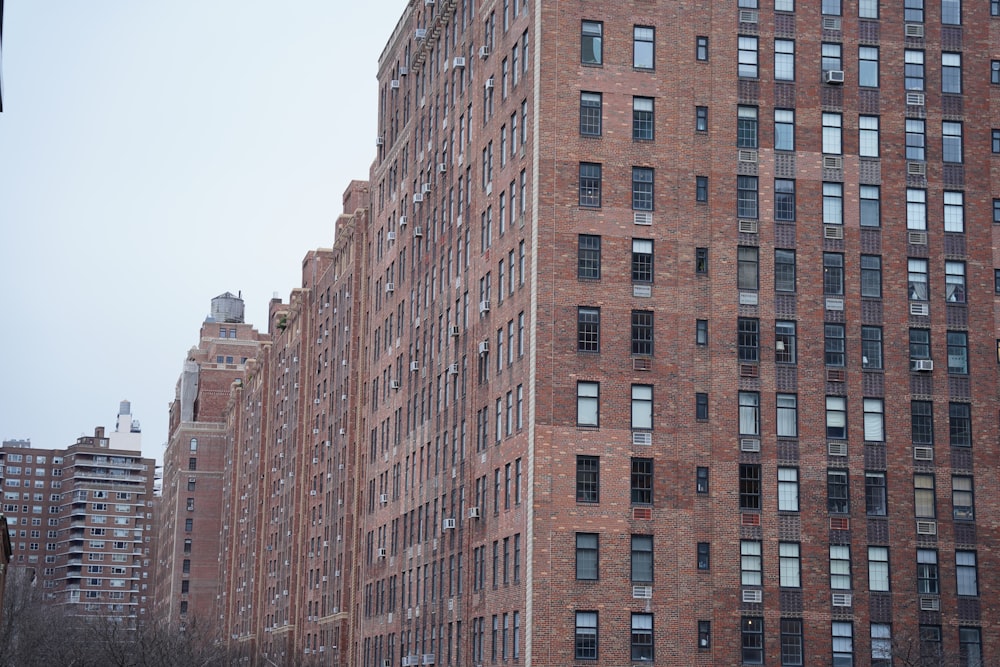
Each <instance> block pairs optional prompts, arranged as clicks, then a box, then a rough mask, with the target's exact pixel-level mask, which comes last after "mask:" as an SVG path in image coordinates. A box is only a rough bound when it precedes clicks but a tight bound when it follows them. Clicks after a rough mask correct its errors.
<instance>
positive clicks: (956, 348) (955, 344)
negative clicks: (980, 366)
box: [948, 331, 969, 375]
mask: <svg viewBox="0 0 1000 667" xmlns="http://www.w3.org/2000/svg"><path fill="white" fill-rule="evenodd" d="M948 373H950V374H951V375H968V374H969V335H968V334H967V333H966V332H964V331H949V332H948Z"/></svg>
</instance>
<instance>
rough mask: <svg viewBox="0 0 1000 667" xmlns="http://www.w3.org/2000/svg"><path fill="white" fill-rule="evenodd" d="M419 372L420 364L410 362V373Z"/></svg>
mask: <svg viewBox="0 0 1000 667" xmlns="http://www.w3.org/2000/svg"><path fill="white" fill-rule="evenodd" d="M419 370H420V362H418V361H411V362H410V372H411V373H416V372H417V371H419Z"/></svg>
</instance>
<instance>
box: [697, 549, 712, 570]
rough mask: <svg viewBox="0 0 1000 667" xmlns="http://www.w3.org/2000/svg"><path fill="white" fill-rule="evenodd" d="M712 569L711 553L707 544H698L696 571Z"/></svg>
mask: <svg viewBox="0 0 1000 667" xmlns="http://www.w3.org/2000/svg"><path fill="white" fill-rule="evenodd" d="M711 568H712V551H711V545H710V544H709V543H708V542H699V543H698V569H699V570H710V569H711Z"/></svg>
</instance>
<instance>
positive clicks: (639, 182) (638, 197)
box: [632, 167, 653, 211]
mask: <svg viewBox="0 0 1000 667" xmlns="http://www.w3.org/2000/svg"><path fill="white" fill-rule="evenodd" d="M632 209H633V210H635V211H652V210H653V170H652V169H650V168H649V167H632Z"/></svg>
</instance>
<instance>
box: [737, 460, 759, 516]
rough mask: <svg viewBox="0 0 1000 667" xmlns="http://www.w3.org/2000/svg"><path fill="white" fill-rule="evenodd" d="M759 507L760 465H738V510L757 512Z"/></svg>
mask: <svg viewBox="0 0 1000 667" xmlns="http://www.w3.org/2000/svg"><path fill="white" fill-rule="evenodd" d="M760 508H761V505H760V464H756V463H741V464H740V509H741V510H759V509H760Z"/></svg>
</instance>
